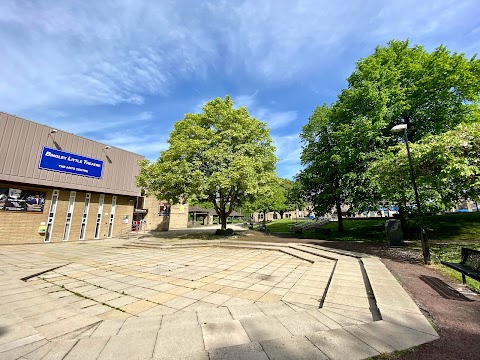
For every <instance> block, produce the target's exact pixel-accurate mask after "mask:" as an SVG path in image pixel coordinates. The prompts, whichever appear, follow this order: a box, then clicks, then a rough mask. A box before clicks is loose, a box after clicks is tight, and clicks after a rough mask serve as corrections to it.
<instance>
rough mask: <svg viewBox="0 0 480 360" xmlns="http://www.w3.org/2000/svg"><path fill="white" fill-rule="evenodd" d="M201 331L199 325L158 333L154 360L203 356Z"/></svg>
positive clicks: (203, 347)
mask: <svg viewBox="0 0 480 360" xmlns="http://www.w3.org/2000/svg"><path fill="white" fill-rule="evenodd" d="M204 351H205V346H204V343H203V337H202V330H201V328H200V326H199V325H190V326H185V327H180V328H166V329H163V328H162V329H161V330H160V331H159V332H158V337H157V342H156V345H155V351H154V356H153V357H154V358H155V359H158V358H165V357H171V358H175V359H181V358H182V357H186V356H187V355H191V356H194V355H195V354H197V355H198V354H204Z"/></svg>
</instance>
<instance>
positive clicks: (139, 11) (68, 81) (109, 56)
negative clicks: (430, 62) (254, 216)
mask: <svg viewBox="0 0 480 360" xmlns="http://www.w3.org/2000/svg"><path fill="white" fill-rule="evenodd" d="M0 14H1V16H0V49H2V51H1V58H0V78H1V81H0V111H5V112H9V113H12V114H16V115H19V116H21V117H25V118H27V119H30V120H33V121H36V122H40V123H43V124H47V125H49V126H52V127H56V128H58V129H62V130H65V131H68V132H72V133H75V134H77V135H81V136H85V137H88V138H91V139H94V140H97V141H100V142H103V143H105V144H108V145H111V146H116V147H120V148H123V149H127V150H130V151H133V152H136V153H139V154H142V155H144V156H146V157H147V158H148V159H150V160H155V159H156V158H157V157H158V154H159V152H160V150H162V149H165V148H166V147H167V143H166V141H167V139H168V137H169V134H170V131H171V130H172V129H173V124H174V123H175V122H176V121H177V120H179V119H182V118H183V116H184V114H186V113H191V112H200V111H201V107H202V104H203V103H204V102H206V101H208V100H211V99H213V98H215V97H224V96H225V95H227V94H229V95H231V96H232V97H233V99H234V100H235V102H236V104H237V105H244V106H247V108H248V110H249V112H250V114H251V115H253V116H255V117H257V118H258V119H260V120H262V121H265V122H267V123H268V125H269V127H270V128H271V135H272V138H273V139H274V141H275V145H276V146H277V156H278V157H279V158H280V161H279V163H278V166H277V169H278V171H277V172H278V174H279V175H280V176H282V177H287V178H291V177H292V176H293V175H295V174H296V173H297V172H298V170H299V169H300V168H301V166H300V162H299V156H300V152H301V145H300V142H299V138H298V134H299V133H300V132H301V129H302V126H303V125H305V124H306V123H307V121H308V117H309V116H310V115H311V114H312V112H313V110H314V109H315V107H316V106H317V105H321V104H323V103H331V102H333V101H335V99H336V96H337V94H338V93H339V92H340V91H341V89H342V88H344V87H346V80H345V79H346V78H347V77H348V75H349V74H350V73H351V72H352V71H353V69H354V67H355V62H356V61H358V59H360V58H362V57H366V56H368V55H369V54H371V53H372V52H373V51H374V49H375V47H376V46H377V45H384V44H386V43H387V42H388V41H389V40H391V39H401V40H404V39H407V38H408V39H410V41H411V43H412V44H420V45H424V46H425V47H426V48H427V49H428V50H433V49H434V48H435V47H437V46H438V45H440V44H444V45H446V46H447V47H448V49H449V50H451V51H456V52H463V53H465V54H466V55H467V56H468V57H471V56H473V55H474V54H475V53H477V52H479V48H480V6H479V4H478V0H471V1H469V0H465V1H462V0H455V1H453V0H437V1H429V0H426V1H418V0H416V1H410V0H402V1H396V0H395V1H384V0H378V1H377V0H370V1H343V2H342V1H323V0H317V1H313V0H312V1H295V0H290V1H284V0H276V1H274V0H271V1H268V0H264V1H258V0H257V1H237V0H231V1H227V0H223V1H221V0H219V1H201V0H198V1H193V0H192V1H187V0H185V1H180V0H179V1H167V0H162V1H147V0H145V1H141V0H119V1H88V0H84V1H80V0H79V1H65V0H61V1H54V0H52V1H26V0H25V1H11V0H2V1H1V2H0Z"/></svg>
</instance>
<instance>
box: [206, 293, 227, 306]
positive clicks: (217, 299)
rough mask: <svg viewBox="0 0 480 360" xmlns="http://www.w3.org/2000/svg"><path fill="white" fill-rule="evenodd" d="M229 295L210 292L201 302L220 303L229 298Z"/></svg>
mask: <svg viewBox="0 0 480 360" xmlns="http://www.w3.org/2000/svg"><path fill="white" fill-rule="evenodd" d="M230 298H231V296H228V295H223V294H218V293H214V294H210V295H208V296H206V297H204V298H203V299H202V301H203V302H209V303H212V304H215V305H222V304H223V303H225V302H227V301H228V300H230Z"/></svg>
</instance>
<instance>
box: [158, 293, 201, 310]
mask: <svg viewBox="0 0 480 360" xmlns="http://www.w3.org/2000/svg"><path fill="white" fill-rule="evenodd" d="M196 301H197V300H195V299H189V298H186V297H183V296H178V297H176V298H175V299H172V300H169V301H167V302H165V303H164V304H163V305H165V306H168V307H171V308H174V309H177V310H181V309H183V308H185V307H187V306H188V305H191V304H193V303H195V302H196Z"/></svg>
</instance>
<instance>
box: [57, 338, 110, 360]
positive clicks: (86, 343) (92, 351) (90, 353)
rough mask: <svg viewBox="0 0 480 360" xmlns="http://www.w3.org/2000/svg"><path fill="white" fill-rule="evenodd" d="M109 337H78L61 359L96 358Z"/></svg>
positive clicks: (81, 359)
mask: <svg viewBox="0 0 480 360" xmlns="http://www.w3.org/2000/svg"><path fill="white" fill-rule="evenodd" d="M109 339H110V338H109V337H95V338H86V339H80V340H79V341H78V342H77V343H76V344H75V346H74V347H73V348H72V350H70V352H69V353H68V354H67V356H65V357H64V358H63V359H62V360H86V359H96V358H97V357H98V355H100V353H101V352H102V350H103V349H104V348H105V345H106V344H107V342H108V340H109Z"/></svg>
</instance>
